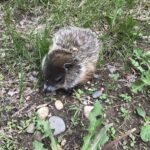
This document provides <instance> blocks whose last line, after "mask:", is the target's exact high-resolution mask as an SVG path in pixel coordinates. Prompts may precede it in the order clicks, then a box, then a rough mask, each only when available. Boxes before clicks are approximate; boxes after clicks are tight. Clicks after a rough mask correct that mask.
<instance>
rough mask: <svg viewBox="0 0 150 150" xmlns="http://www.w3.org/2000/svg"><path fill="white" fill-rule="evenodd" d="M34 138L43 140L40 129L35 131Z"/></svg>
mask: <svg viewBox="0 0 150 150" xmlns="http://www.w3.org/2000/svg"><path fill="white" fill-rule="evenodd" d="M34 140H37V141H41V140H42V133H41V132H40V131H36V132H35V133H34Z"/></svg>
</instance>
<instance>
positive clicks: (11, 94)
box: [8, 91, 18, 96]
mask: <svg viewBox="0 0 150 150" xmlns="http://www.w3.org/2000/svg"><path fill="white" fill-rule="evenodd" d="M16 93H18V92H16V91H9V92H8V95H9V96H14V95H15V94H16Z"/></svg>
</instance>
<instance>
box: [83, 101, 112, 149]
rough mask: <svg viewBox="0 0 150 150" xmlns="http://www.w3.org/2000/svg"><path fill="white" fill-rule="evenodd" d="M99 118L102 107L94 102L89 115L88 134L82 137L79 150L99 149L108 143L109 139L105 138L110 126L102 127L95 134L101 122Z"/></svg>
mask: <svg viewBox="0 0 150 150" xmlns="http://www.w3.org/2000/svg"><path fill="white" fill-rule="evenodd" d="M98 116H99V117H100V118H99V117H98ZM101 116H102V106H101V105H100V103H99V102H98V101H96V102H95V105H94V108H93V110H92V112H91V113H90V114H89V121H90V122H89V126H88V134H87V135H86V136H85V137H84V143H83V146H82V148H81V150H87V149H89V150H95V149H98V148H101V147H102V146H103V145H104V144H105V143H106V142H107V141H108V139H109V137H108V136H107V131H108V129H109V128H110V127H111V126H112V124H109V125H106V126H104V127H103V128H102V129H101V130H100V131H99V132H97V133H96V129H97V128H98V127H100V126H101V125H102V122H103V121H102V117H101ZM97 117H98V118H97Z"/></svg>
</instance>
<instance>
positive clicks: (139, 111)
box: [136, 107, 146, 118]
mask: <svg viewBox="0 0 150 150" xmlns="http://www.w3.org/2000/svg"><path fill="white" fill-rule="evenodd" d="M136 111H137V113H138V115H139V116H141V117H143V118H145V116H146V112H145V111H144V109H142V108H140V107H138V108H136Z"/></svg>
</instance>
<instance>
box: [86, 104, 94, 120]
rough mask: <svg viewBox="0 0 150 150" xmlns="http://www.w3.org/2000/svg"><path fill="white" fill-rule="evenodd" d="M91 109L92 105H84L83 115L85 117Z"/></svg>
mask: <svg viewBox="0 0 150 150" xmlns="http://www.w3.org/2000/svg"><path fill="white" fill-rule="evenodd" d="M92 109H93V106H85V107H84V115H85V117H86V118H88V117H89V114H90V112H91V111H92Z"/></svg>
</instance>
